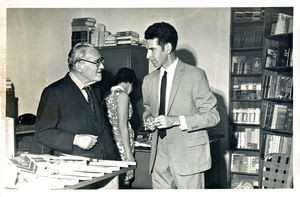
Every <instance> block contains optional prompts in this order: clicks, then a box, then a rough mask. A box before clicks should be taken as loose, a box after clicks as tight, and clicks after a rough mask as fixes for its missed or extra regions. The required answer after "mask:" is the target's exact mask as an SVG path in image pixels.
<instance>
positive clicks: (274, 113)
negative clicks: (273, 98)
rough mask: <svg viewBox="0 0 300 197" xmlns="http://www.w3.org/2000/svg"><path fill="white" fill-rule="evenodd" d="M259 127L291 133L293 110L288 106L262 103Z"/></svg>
mask: <svg viewBox="0 0 300 197" xmlns="http://www.w3.org/2000/svg"><path fill="white" fill-rule="evenodd" d="M261 109H262V114H261V117H262V122H261V127H263V128H268V129H276V130H280V131H281V132H285V133H290V132H293V108H292V107H291V106H290V105H288V104H285V103H283V104H279V103H275V102H262V107H261Z"/></svg>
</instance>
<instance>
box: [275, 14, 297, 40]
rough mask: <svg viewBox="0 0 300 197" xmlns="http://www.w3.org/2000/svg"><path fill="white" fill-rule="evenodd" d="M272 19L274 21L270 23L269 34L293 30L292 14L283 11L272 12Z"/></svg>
mask: <svg viewBox="0 0 300 197" xmlns="http://www.w3.org/2000/svg"><path fill="white" fill-rule="evenodd" d="M273 21H275V22H274V23H272V27H271V35H277V34H286V33H292V32H293V16H291V15H288V14H284V13H278V14H273Z"/></svg>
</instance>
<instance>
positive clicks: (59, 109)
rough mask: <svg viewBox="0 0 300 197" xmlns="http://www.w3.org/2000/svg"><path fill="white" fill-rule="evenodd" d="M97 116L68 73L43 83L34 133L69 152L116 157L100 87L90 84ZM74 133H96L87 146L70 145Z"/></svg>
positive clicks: (52, 146) (98, 156)
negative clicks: (90, 147) (48, 82)
mask: <svg viewBox="0 0 300 197" xmlns="http://www.w3.org/2000/svg"><path fill="white" fill-rule="evenodd" d="M92 89H93V94H94V99H95V108H96V116H97V120H95V119H94V118H93V115H92V112H91V110H90V108H89V104H88V103H87V101H86V100H85V98H84V96H83V95H82V93H81V91H80V89H79V88H78V86H77V85H76V84H75V83H74V82H73V81H72V79H71V78H70V76H69V74H67V75H66V76H65V77H64V78H62V79H60V80H58V81H56V82H54V83H53V84H51V85H49V86H48V87H46V88H45V89H44V91H43V93H42V96H41V100H40V103H39V107H38V112H37V122H36V131H35V137H36V139H37V141H38V142H39V143H41V144H43V145H46V146H48V147H50V148H52V149H53V150H54V151H59V152H63V153H67V154H72V155H80V156H86V157H91V158H97V159H110V160H114V159H116V153H115V149H114V147H115V144H114V140H113V138H112V135H111V130H110V127H109V125H108V123H107V121H106V119H105V118H104V113H103V110H102V106H101V104H100V102H101V96H100V90H99V89H98V88H95V87H93V88H92ZM76 134H91V135H96V136H98V142H97V143H96V145H95V146H94V147H93V148H92V149H90V150H83V149H81V148H79V147H78V146H74V145H73V141H74V137H75V135H76Z"/></svg>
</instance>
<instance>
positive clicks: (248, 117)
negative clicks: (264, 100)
mask: <svg viewBox="0 0 300 197" xmlns="http://www.w3.org/2000/svg"><path fill="white" fill-rule="evenodd" d="M232 112H233V123H238V124H259V123H260V108H233V110H232Z"/></svg>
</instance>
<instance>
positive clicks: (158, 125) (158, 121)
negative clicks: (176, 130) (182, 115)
mask: <svg viewBox="0 0 300 197" xmlns="http://www.w3.org/2000/svg"><path fill="white" fill-rule="evenodd" d="M178 125H179V117H178V116H164V115H160V116H158V117H156V118H153V117H152V116H148V117H147V118H146V120H145V123H144V126H145V127H146V129H149V130H151V131H154V130H155V129H164V128H165V129H166V128H170V127H173V126H178Z"/></svg>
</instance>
